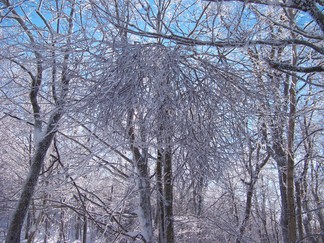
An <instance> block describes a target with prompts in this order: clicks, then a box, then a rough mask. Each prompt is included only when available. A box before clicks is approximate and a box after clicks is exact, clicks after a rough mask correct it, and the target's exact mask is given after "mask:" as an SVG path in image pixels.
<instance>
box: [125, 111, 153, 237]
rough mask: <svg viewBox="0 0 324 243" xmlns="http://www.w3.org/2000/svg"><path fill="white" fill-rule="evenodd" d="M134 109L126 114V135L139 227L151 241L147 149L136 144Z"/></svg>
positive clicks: (151, 227) (143, 234)
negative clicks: (133, 176) (132, 171)
mask: <svg viewBox="0 0 324 243" xmlns="http://www.w3.org/2000/svg"><path fill="white" fill-rule="evenodd" d="M133 119H134V109H131V110H130V111H129V114H128V136H129V139H130V148H131V151H132V154H133V161H134V167H135V170H136V171H135V172H136V179H135V180H136V184H137V189H138V192H139V208H138V210H137V215H138V219H139V222H140V227H141V234H142V236H143V238H144V240H145V242H147V243H150V242H153V226H152V209H151V190H150V177H149V174H148V151H147V149H146V148H143V149H142V153H141V151H140V148H139V147H137V146H136V142H135V131H134V126H133Z"/></svg>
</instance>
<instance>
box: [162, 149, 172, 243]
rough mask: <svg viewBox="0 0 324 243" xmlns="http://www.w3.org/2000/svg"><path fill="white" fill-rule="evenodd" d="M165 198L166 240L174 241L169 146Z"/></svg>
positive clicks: (166, 156)
mask: <svg viewBox="0 0 324 243" xmlns="http://www.w3.org/2000/svg"><path fill="white" fill-rule="evenodd" d="M164 198H165V226H164V227H165V231H166V242H167V243H173V242H174V231H173V173H172V151H171V148H170V147H168V148H167V149H166V150H165V165H164Z"/></svg>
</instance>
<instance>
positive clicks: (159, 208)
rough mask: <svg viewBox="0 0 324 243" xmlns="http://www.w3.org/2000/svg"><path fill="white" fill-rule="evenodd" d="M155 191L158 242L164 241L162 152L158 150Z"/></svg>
mask: <svg viewBox="0 0 324 243" xmlns="http://www.w3.org/2000/svg"><path fill="white" fill-rule="evenodd" d="M156 193H157V209H156V225H157V227H158V243H165V240H164V239H165V236H164V235H165V231H164V196H163V184H162V153H161V151H160V150H158V157H157V161H156Z"/></svg>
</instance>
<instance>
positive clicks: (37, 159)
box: [5, 126, 54, 243]
mask: <svg viewBox="0 0 324 243" xmlns="http://www.w3.org/2000/svg"><path fill="white" fill-rule="evenodd" d="M49 127H52V126H49ZM47 131H49V133H48V134H46V135H45V137H44V138H43V139H42V140H41V141H40V142H39V143H38V145H37V146H36V151H35V154H34V156H33V159H32V165H31V168H30V171H29V175H28V177H27V180H26V182H25V185H24V187H23V189H22V193H21V196H20V198H19V200H18V204H17V207H16V209H15V211H14V213H13V216H12V219H11V221H10V225H9V230H8V233H7V237H6V241H5V242H6V243H19V242H20V234H21V230H22V226H23V223H24V220H25V216H26V214H27V211H28V207H29V204H30V202H31V199H32V197H33V194H34V191H35V188H36V185H37V182H38V178H39V175H40V171H41V168H42V165H43V163H44V160H45V156H46V153H47V150H48V148H49V146H50V145H51V142H52V140H53V136H54V132H51V131H52V129H47Z"/></svg>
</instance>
